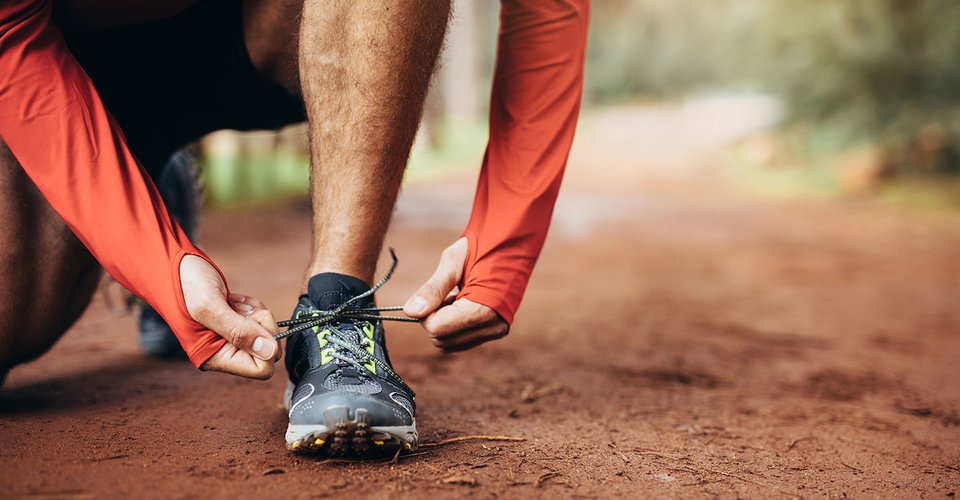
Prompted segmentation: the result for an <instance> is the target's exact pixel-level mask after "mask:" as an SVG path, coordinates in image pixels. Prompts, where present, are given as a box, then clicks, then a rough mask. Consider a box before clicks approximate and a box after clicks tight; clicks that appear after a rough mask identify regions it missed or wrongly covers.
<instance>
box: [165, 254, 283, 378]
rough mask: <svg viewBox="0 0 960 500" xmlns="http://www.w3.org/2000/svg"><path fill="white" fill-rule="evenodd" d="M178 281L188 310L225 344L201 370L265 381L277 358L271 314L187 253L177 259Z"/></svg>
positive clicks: (274, 322) (271, 373) (206, 263)
mask: <svg viewBox="0 0 960 500" xmlns="http://www.w3.org/2000/svg"><path fill="white" fill-rule="evenodd" d="M180 283H181V286H182V287H183V298H184V301H185V302H186V304H187V312H189V313H190V316H192V317H193V319H194V320H196V321H197V322H198V323H200V324H202V325H203V326H205V327H207V328H209V329H210V330H212V331H213V332H215V333H217V334H218V335H220V336H221V337H223V338H224V339H226V341H227V343H226V344H225V345H224V346H223V348H221V349H220V350H219V351H217V353H216V354H214V355H213V357H211V358H210V359H208V360H207V361H206V362H205V363H204V364H203V366H201V367H200V369H201V370H210V371H217V372H224V373H230V374H233V375H239V376H241V377H247V378H256V379H260V380H266V379H268V378H270V377H272V376H273V365H274V363H276V362H277V360H279V359H280V345H279V344H278V343H277V341H276V340H275V339H274V338H273V336H274V335H275V334H276V333H277V332H278V329H277V323H276V321H275V320H274V319H273V314H271V313H270V311H269V310H268V309H267V308H266V307H264V306H263V304H262V303H260V301H258V300H257V299H254V298H253V297H247V296H246V295H240V294H236V293H231V294H230V296H229V297H227V287H226V285H225V284H224V283H223V280H222V279H221V278H220V273H218V272H217V270H216V269H214V267H213V266H211V265H210V264H209V263H208V262H207V261H205V260H203V259H201V258H200V257H197V256H194V255H188V256H186V257H184V258H183V260H182V261H181V262H180Z"/></svg>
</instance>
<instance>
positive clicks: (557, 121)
mask: <svg viewBox="0 0 960 500" xmlns="http://www.w3.org/2000/svg"><path fill="white" fill-rule="evenodd" d="M588 11H589V2H588V1H587V0H545V1H522V0H504V1H503V2H502V8H501V12H500V36H499V46H498V50H497V65H496V70H495V73H494V77H493V93H492V99H491V103H490V141H489V143H488V145H487V151H486V154H485V155H484V159H483V166H482V168H481V171H480V180H479V182H478V185H477V192H476V197H475V199H474V204H473V212H472V215H471V217H470V222H469V223H468V225H467V228H466V230H465V231H464V236H466V237H467V239H468V242H469V253H468V256H467V261H466V264H465V268H464V278H463V287H462V290H461V292H460V294H459V295H458V298H466V299H470V300H472V301H474V302H478V303H480V304H483V305H486V306H488V307H491V308H492V309H494V310H495V311H497V313H498V314H500V316H502V317H503V318H504V319H505V320H506V321H507V322H508V323H512V322H513V316H514V314H515V313H516V310H517V307H519V305H520V300H521V298H522V297H523V292H524V290H525V289H526V286H527V282H528V281H529V279H530V273H531V272H532V271H533V266H534V264H536V261H537V257H538V256H539V255H540V250H541V248H542V247H543V242H544V239H545V238H546V236H547V228H548V227H549V225H550V218H551V216H552V214H553V206H554V204H555V202H556V200H557V194H558V192H559V190H560V181H561V179H562V178H563V170H564V168H565V167H566V163H567V155H568V154H569V152H570V146H571V144H572V143H573V135H574V129H575V128H576V124H577V117H578V115H579V110H580V96H581V93H582V89H583V59H584V54H585V51H586V45H587V21H588Z"/></svg>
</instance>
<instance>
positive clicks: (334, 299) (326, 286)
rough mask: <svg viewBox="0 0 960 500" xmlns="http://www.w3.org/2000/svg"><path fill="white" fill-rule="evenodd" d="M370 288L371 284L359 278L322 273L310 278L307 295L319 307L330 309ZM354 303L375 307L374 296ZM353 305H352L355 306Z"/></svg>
mask: <svg viewBox="0 0 960 500" xmlns="http://www.w3.org/2000/svg"><path fill="white" fill-rule="evenodd" d="M369 289H370V286H369V285H367V284H366V283H364V282H363V280H360V279H358V278H354V277H353V276H348V275H346V274H338V273H321V274H317V275H314V276H313V277H312V278H310V282H309V283H308V284H307V296H309V297H310V300H312V301H313V302H314V303H315V304H316V305H317V307H319V308H320V309H323V310H326V311H329V310H330V309H333V308H335V307H337V306H339V305H340V304H343V303H344V302H346V301H348V300H350V299H351V298H353V297H356V296H357V295H360V294H361V293H363V292H366V291H367V290H369ZM353 305H356V306H357V307H373V297H372V296H371V297H367V298H364V299H361V300H358V301H357V302H354V303H353ZM353 305H351V307H353Z"/></svg>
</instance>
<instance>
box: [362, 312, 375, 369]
mask: <svg viewBox="0 0 960 500" xmlns="http://www.w3.org/2000/svg"><path fill="white" fill-rule="evenodd" d="M360 329H361V330H363V334H364V335H366V336H367V345H366V346H365V347H364V348H365V349H366V350H367V352H368V353H370V356H371V359H370V360H369V361H367V362H366V363H364V364H363V367H364V368H366V369H367V370H369V371H370V373H373V374H376V373H377V363H376V362H375V361H374V360H373V359H372V357H373V353H374V351H375V348H374V345H375V344H376V343H375V342H374V341H373V333H374V332H375V331H376V328H375V327H374V326H373V324H371V323H370V322H369V321H364V322H363V323H360Z"/></svg>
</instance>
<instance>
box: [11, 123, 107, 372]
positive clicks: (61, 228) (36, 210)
mask: <svg viewBox="0 0 960 500" xmlns="http://www.w3.org/2000/svg"><path fill="white" fill-rule="evenodd" d="M0 193H3V195H2V196H0V276H2V277H3V278H2V279H0V383H2V379H3V376H4V375H5V374H6V372H7V371H9V370H10V368H12V367H13V366H15V365H17V364H20V363H24V362H27V361H30V360H32V359H35V358H37V357H38V356H40V355H41V354H43V353H44V352H46V351H47V350H48V349H50V347H51V346H52V345H53V344H54V342H56V341H57V340H58V339H59V338H60V337H61V336H62V335H63V333H64V332H66V331H67V329H68V328H70V326H71V325H72V324H73V323H74V322H75V321H76V320H77V318H79V317H80V315H81V313H83V311H84V309H86V307H87V304H89V303H90V298H91V297H92V296H93V292H94V291H95V290H96V287H97V282H98V281H99V277H100V266H99V265H98V264H97V262H96V261H95V260H94V259H93V257H92V256H91V255H90V253H89V252H87V249H86V248H84V247H83V244H81V243H80V240H78V239H77V237H76V236H74V235H73V233H72V232H71V231H70V229H69V228H67V226H66V224H64V223H63V220H62V219H61V218H60V216H59V215H57V213H56V212H54V211H53V208H51V207H50V205H49V204H48V203H47V201H46V200H45V199H44V198H43V196H41V195H40V191H38V190H37V188H36V186H35V185H34V184H33V182H31V181H30V179H29V178H28V177H27V174H26V173H25V172H24V171H23V168H21V167H20V164H19V163H17V160H16V159H15V158H14V157H13V155H12V154H10V150H9V149H7V146H6V145H5V144H4V143H3V141H0Z"/></svg>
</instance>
